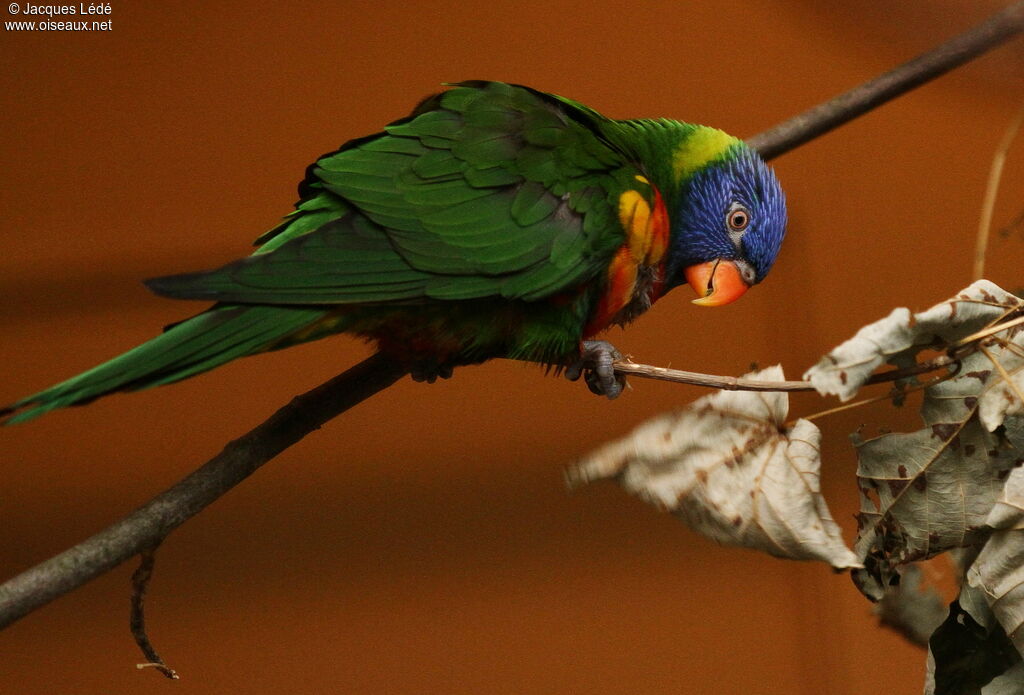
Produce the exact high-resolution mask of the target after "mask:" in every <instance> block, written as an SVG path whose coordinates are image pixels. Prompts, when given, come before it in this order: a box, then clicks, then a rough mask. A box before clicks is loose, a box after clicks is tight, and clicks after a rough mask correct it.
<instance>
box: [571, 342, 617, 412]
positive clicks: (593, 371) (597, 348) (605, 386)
mask: <svg viewBox="0 0 1024 695" xmlns="http://www.w3.org/2000/svg"><path fill="white" fill-rule="evenodd" d="M621 359H622V354H621V353H620V352H619V351H618V350H616V349H615V346H614V345H612V344H611V343H609V342H607V341H605V340H585V341H583V346H582V349H581V350H580V358H579V360H577V361H576V362H573V363H572V364H570V365H569V366H568V367H566V369H565V378H566V379H569V381H576V380H577V379H579V378H580V376H581V375H582V376H584V380H585V381H586V382H587V388H589V389H590V391H591V392H592V393H596V394H597V395H599V396H607V397H608V399H609V400H614V399H616V398H618V397H619V395H620V394H621V393H622V389H623V388H625V386H626V377H625V376H623V375H621V374H616V373H615V367H614V366H613V365H614V363H615V361H616V360H621Z"/></svg>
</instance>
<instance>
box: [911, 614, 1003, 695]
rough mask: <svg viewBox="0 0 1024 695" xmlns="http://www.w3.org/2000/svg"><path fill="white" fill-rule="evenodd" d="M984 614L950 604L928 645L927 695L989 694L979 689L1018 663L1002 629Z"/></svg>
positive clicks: (989, 615) (988, 615) (989, 616)
mask: <svg viewBox="0 0 1024 695" xmlns="http://www.w3.org/2000/svg"><path fill="white" fill-rule="evenodd" d="M961 598H963V595H962V596H961ZM984 610H985V611H986V615H977V614H976V613H975V612H973V611H967V610H965V608H964V606H963V605H962V604H961V603H960V601H953V603H952V604H950V606H949V616H948V617H947V618H946V620H945V621H944V622H943V623H942V625H940V626H939V628H938V629H937V630H935V633H934V634H933V635H932V637H931V639H930V640H929V642H928V646H929V663H928V676H927V680H928V682H927V683H926V687H925V692H926V693H934V695H966V694H967V693H981V692H986V693H987V692H991V691H989V690H987V689H986V690H985V691H982V690H981V688H983V687H984V686H987V685H989V684H991V683H993V682H994V679H997V678H998V677H1000V676H1003V675H1006V674H1008V673H1010V672H1011V671H1010V670H1011V669H1012V667H1015V666H1016V665H1017V664H1019V663H1021V657H1020V654H1018V653H1017V650H1016V649H1014V648H1013V645H1012V644H1011V643H1010V641H1009V640H1008V639H1007V638H1006V633H1005V632H1003V629H1002V627H1001V626H1000V625H999V624H998V623H997V622H996V621H995V620H992V619H991V617H992V616H991V614H990V613H987V608H984ZM1004 682H1005V681H1004ZM996 692H999V690H996ZM1003 692H1007V691H1003ZM1008 692H1020V691H1019V690H1018V691H1012V690H1011V691H1008Z"/></svg>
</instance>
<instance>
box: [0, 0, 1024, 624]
mask: <svg viewBox="0 0 1024 695" xmlns="http://www.w3.org/2000/svg"><path fill="white" fill-rule="evenodd" d="M1022 28H1024V1H1022V2H1018V3H1016V4H1014V5H1012V6H1011V7H1009V8H1007V9H1006V10H1003V11H1002V12H1000V13H998V14H996V15H994V16H993V17H992V18H990V19H989V20H987V21H985V22H983V23H982V24H980V25H978V26H977V27H975V28H974V29H971V30H970V31H968V32H966V33H965V34H963V35H961V36H960V37H958V38H956V39H953V40H951V41H948V42H946V43H944V44H942V45H941V46H939V47H938V48H936V49H934V50H933V51H930V52H928V53H927V54H925V55H922V56H921V57H920V58H917V59H915V60H913V61H911V62H910V63H907V64H906V65H904V66H902V67H900V68H897V70H895V71H893V72H890V73H887V74H886V75H883V76H882V77H880V78H877V79H875V80H872V81H871V82H868V83H866V84H865V85H863V86H861V87H859V88H857V89H855V90H853V91H852V92H848V93H847V94H844V95H842V96H840V97H837V98H836V99H834V100H832V101H830V102H827V103H825V104H822V105H821V106H819V107H817V108H815V109H811V110H810V111H808V112H806V113H804V114H801V115H799V116H797V117H796V118H794V119H792V120H790V121H787V122H786V123H783V124H781V125H779V126H777V127H775V128H772V129H771V130H769V131H766V132H764V133H762V134H761V135H758V136H756V137H755V138H753V140H752V141H751V142H752V144H753V145H754V147H756V148H757V149H758V150H759V151H760V152H761V153H762V155H763V156H765V157H766V158H771V157H776V156H778V155H780V154H783V153H785V152H788V151H789V150H791V149H793V148H794V147H797V146H798V145H801V144H803V143H804V142H807V141H808V140H811V139H813V138H815V137H817V136H819V135H821V134H823V133H825V132H828V131H829V130H831V129H832V128H835V127H836V126H838V125H840V124H842V123H845V122H846V121H849V120H850V119H852V118H856V117H857V116H859V115H861V114H863V113H865V112H866V111H869V110H871V109H872V108H874V107H876V106H878V105H880V104H882V103H884V102H886V101H888V100H889V99H892V98H894V97H896V96H898V95H899V94H902V93H904V92H906V91H908V90H910V89H912V88H914V87H916V86H918V85H921V84H923V83H924V82H927V81H928V80H930V79H933V78H935V77H937V76H939V75H941V74H943V73H944V72H946V71H947V70H950V69H952V68H953V67H955V66H957V65H960V64H961V63H964V62H966V61H968V60H970V59H971V58H974V57H975V56H978V55H980V54H982V53H984V52H985V51H987V50H989V49H991V48H994V47H996V46H998V45H999V44H1001V43H1003V42H1004V41H1006V40H1007V39H1008V38H1010V37H1011V36H1013V35H1014V34H1017V33H1019V32H1020V31H1021V30H1022ZM404 374H405V370H404V369H402V368H401V367H399V366H398V365H396V364H395V363H393V362H391V361H390V360H388V359H386V358H384V357H382V356H380V355H374V356H373V357H370V358H368V359H366V360H364V361H363V362H361V363H360V364H358V365H356V366H355V367H353V368H352V369H350V370H348V371H347V372H345V373H343V374H340V375H338V376H336V377H335V378H333V379H331V380H330V381H328V382H326V383H324V384H323V385H321V386H319V387H317V388H315V389H313V390H312V391H309V392H308V393H305V394H303V395H302V396H298V397H297V398H295V399H294V400H293V401H292V402H291V403H289V404H288V405H286V406H285V407H283V408H281V409H280V410H279V411H277V412H276V413H275V414H274V415H273V416H271V417H270V419H269V420H267V421H265V422H264V423H263V424H261V425H259V426H258V427H256V428H255V429H253V430H251V431H250V432H249V433H247V434H245V435H243V436H242V437H240V438H239V439H236V440H235V441H233V442H231V443H229V444H228V445H227V446H226V447H225V448H224V450H223V451H222V452H221V453H220V454H218V455H217V456H215V457H214V458H213V459H211V460H210V461H209V462H207V463H206V464H204V465H203V466H202V467H200V468H199V469H197V470H196V471H195V472H193V473H192V474H191V475H189V476H188V477H186V478H185V479H184V480H182V481H181V482H179V483H177V484H176V485H174V486H173V487H171V488H170V489H168V490H166V491H165V492H163V493H161V494H160V495H158V496H157V497H155V498H153V499H152V500H150V501H149V502H147V503H146V504H144V505H143V506H142V507H140V508H139V509H137V510H136V511H134V512H132V513H131V514H130V515H129V516H127V517H125V518H124V519H122V520H121V521H118V522H116V523H115V524H113V525H112V526H110V527H108V528H107V529H105V530H103V531H101V532H99V533H97V534H96V535H94V536H92V537H91V538H88V539H86V540H85V541H82V542H81V543H79V544H78V545H76V546H74V547H73V548H70V549H68V550H66V551H64V552H63V553H61V554H59V555H57V556H55V557H53V558H50V559H49V560H46V561H45V562H42V563H40V564H39V565H36V566H35V567H33V568H31V569H29V570H27V571H26V572H23V573H22V574H20V575H18V576H16V577H14V578H12V579H10V580H8V581H7V582H6V583H4V584H2V585H0V628H3V627H6V626H7V625H10V624H11V623H13V622H14V621H16V620H18V619H19V618H21V617H23V616H25V615H27V614H28V613H30V612H32V611H33V610H35V609H36V608H39V607H41V606H43V605H45V604H47V603H49V602H50V601H52V600H54V599H55V598H57V597H59V596H62V595H63V594H66V593H68V592H69V591H71V590H73V589H75V588H77V587H79V586H81V585H82V584H84V583H86V582H88V581H89V580H91V579H94V578H95V577H97V576H99V575H101V574H103V573H104V572H107V571H108V570H111V569H113V568H114V567H116V566H117V565H119V564H121V563H122V562H124V561H126V560H128V559H129V558H131V557H133V556H134V555H137V554H139V553H140V552H141V551H142V550H144V549H145V548H149V547H152V546H153V545H154V544H155V543H156V542H158V541H160V540H162V539H163V538H164V537H165V536H166V535H167V534H168V533H170V532H171V531H173V530H174V529H175V528H177V527H178V526H179V525H181V524H182V523H184V522H185V521H186V520H188V519H189V518H191V517H193V516H194V515H196V514H198V513H199V512H200V511H201V510H202V509H204V508H205V507H206V506H207V505H209V504H210V503H212V502H213V501H214V500H216V499H217V498H219V497H220V496H221V495H223V494H224V493H225V492H227V491H228V490H230V489H231V488H232V487H234V486H235V485H237V484H238V483H240V482H241V481H242V480H244V479H245V478H247V477H248V476H249V475H250V474H252V473H253V472H254V471H255V470H256V469H257V468H259V467H260V466H262V465H263V464H264V463H266V462H267V461H269V460H270V459H272V458H273V457H274V456H276V455H277V454H279V453H281V452H282V451H284V450H285V449H287V448H288V447H289V446H291V445H292V444H295V443H296V442H298V441H299V440H300V439H302V438H303V437H304V436H306V435H307V434H309V433H310V432H312V431H313V430H315V429H318V428H319V427H320V426H321V425H323V424H324V423H325V422H327V421H328V420H330V419H332V418H334V417H336V416H337V415H339V414H341V413H343V412H344V411H346V410H347V409H349V408H351V407H352V406H354V405H356V404H358V403H360V402H362V401H363V400H365V399H367V398H369V397H370V396H372V395H373V394H375V393H377V392H379V391H382V390H383V389H385V388H387V387H388V386H390V385H391V384H393V383H394V382H395V381H397V380H398V379H399V378H401V377H402V376H403V375H404ZM652 378H661V377H657V376H652Z"/></svg>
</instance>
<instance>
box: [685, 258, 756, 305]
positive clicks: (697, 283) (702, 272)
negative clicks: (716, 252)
mask: <svg viewBox="0 0 1024 695" xmlns="http://www.w3.org/2000/svg"><path fill="white" fill-rule="evenodd" d="M683 272H684V273H686V281H687V282H688V283H690V287H692V288H693V291H694V292H696V293H697V294H698V295H699V296H698V298H697V299H694V300H693V303H694V304H699V305H700V306H722V305H723V304H728V303H729V302H735V301H736V300H737V299H739V298H740V297H742V296H743V293H744V292H746V291H747V290H748V289H750V286H749V285H748V284H747V283H745V282H743V278H742V276H741V275H740V269H739V268H737V267H736V264H735V263H733V262H732V261H726V260H723V259H721V258H719V259H718V260H716V261H709V262H707V263H701V264H699V265H691V266H690V267H689V268H686V269H685V270H684V271H683Z"/></svg>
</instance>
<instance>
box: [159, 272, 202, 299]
mask: <svg viewBox="0 0 1024 695" xmlns="http://www.w3.org/2000/svg"><path fill="white" fill-rule="evenodd" d="M207 277H208V273H182V274H180V275H164V276H161V277H158V278H149V279H148V280H143V281H142V284H144V285H145V286H146V287H147V288H149V291H150V292H152V293H154V294H158V295H160V296H161V297H170V298H171V299H216V298H217V293H216V292H215V291H213V290H210V289H209V288H206V287H202V286H201V285H200V283H198V282H197V281H198V280H200V279H204V278H207Z"/></svg>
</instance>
